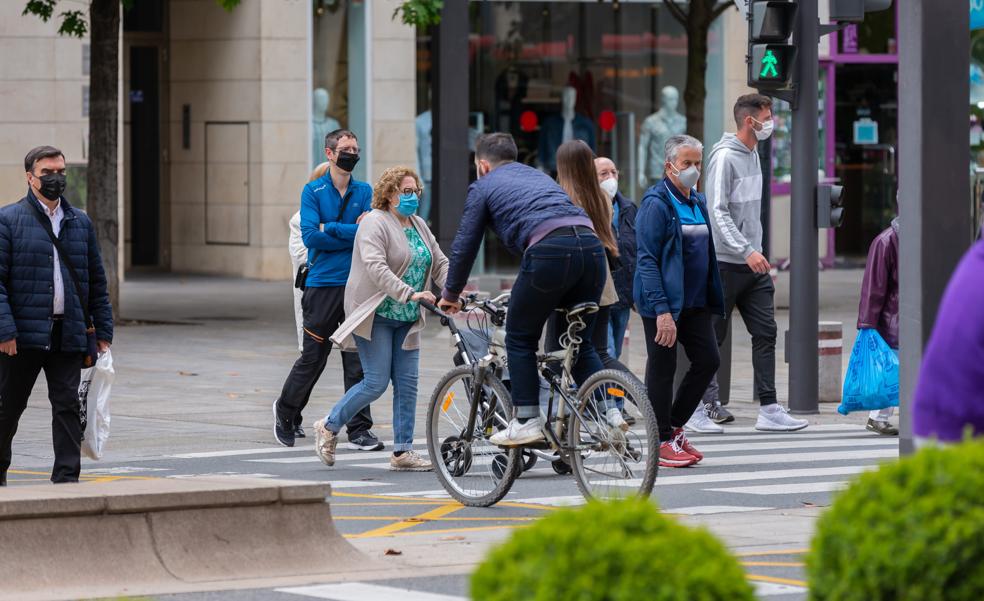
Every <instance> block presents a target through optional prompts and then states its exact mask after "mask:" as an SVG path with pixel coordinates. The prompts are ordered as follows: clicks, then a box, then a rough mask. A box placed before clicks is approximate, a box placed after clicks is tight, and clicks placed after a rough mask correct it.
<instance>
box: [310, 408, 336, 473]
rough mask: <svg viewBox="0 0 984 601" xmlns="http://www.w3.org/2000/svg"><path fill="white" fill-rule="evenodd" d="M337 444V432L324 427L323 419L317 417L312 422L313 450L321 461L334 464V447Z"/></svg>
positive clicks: (329, 464)
mask: <svg viewBox="0 0 984 601" xmlns="http://www.w3.org/2000/svg"><path fill="white" fill-rule="evenodd" d="M337 445H338V434H335V433H334V432H332V431H331V430H329V429H328V428H327V427H325V421H324V420H322V419H319V420H318V421H316V422H314V452H315V454H316V455H317V456H318V459H320V460H321V463H323V464H325V465H328V466H331V465H335V447H336V446H337Z"/></svg>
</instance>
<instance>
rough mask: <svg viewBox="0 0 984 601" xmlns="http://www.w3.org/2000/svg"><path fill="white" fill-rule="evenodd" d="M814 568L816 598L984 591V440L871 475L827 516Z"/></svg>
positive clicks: (959, 595)
mask: <svg viewBox="0 0 984 601" xmlns="http://www.w3.org/2000/svg"><path fill="white" fill-rule="evenodd" d="M807 574H808V577H809V582H810V598H811V599H813V600H816V601H820V600H824V601H826V600H833V599H836V600H838V601H852V600H854V599H857V600H859V601H861V600H863V601H877V600H880V599H885V600H887V599H892V600H910V599H911V600H913V601H916V600H918V601H944V600H945V601H951V600H952V601H963V600H966V601H980V600H981V599H984V442H965V443H963V444H960V445H955V446H951V447H946V448H943V449H937V448H928V449H923V450H921V451H919V452H918V453H916V454H915V455H913V456H911V457H907V458H904V459H902V460H900V461H898V462H895V463H888V464H885V465H883V466H882V467H881V468H880V469H878V470H877V471H872V472H869V473H866V474H863V475H862V476H861V477H859V478H858V479H857V480H856V481H855V482H854V483H853V484H852V485H851V486H850V487H849V488H848V489H847V490H845V491H844V492H843V493H841V494H840V495H838V496H837V497H836V499H835V500H834V503H833V506H832V507H831V508H830V510H828V511H827V512H826V513H824V515H823V516H822V517H821V518H820V520H819V523H818V524H817V533H816V535H815V537H814V539H813V544H812V549H811V551H810V554H809V556H808V557H807Z"/></svg>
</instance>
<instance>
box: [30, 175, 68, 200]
mask: <svg viewBox="0 0 984 601" xmlns="http://www.w3.org/2000/svg"><path fill="white" fill-rule="evenodd" d="M34 177H36V178H37V180H38V181H40V182H41V189H40V192H41V196H44V197H45V198H47V199H48V200H58V199H59V198H61V195H62V194H63V193H64V192H65V186H67V185H68V184H67V182H66V180H65V174H64V173H49V174H47V175H42V176H41V177H38V176H34Z"/></svg>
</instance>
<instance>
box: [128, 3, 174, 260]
mask: <svg viewBox="0 0 984 601" xmlns="http://www.w3.org/2000/svg"><path fill="white" fill-rule="evenodd" d="M166 21H167V10H166V3H165V2H163V0H143V1H141V2H137V3H134V4H133V6H132V7H131V8H130V9H127V10H125V11H124V13H123V30H124V39H123V42H124V43H123V56H122V58H123V61H124V79H125V82H124V86H125V87H124V96H123V102H124V144H125V148H124V153H123V157H124V161H125V169H124V177H125V180H124V190H123V193H124V197H125V205H124V207H125V211H124V223H125V233H126V250H127V266H128V267H133V268H138V269H139V268H144V269H146V268H150V269H156V268H167V267H168V252H167V249H168V245H169V239H168V237H167V232H168V229H169V227H170V226H169V219H168V218H167V217H168V210H167V206H168V205H167V199H168V173H167V163H168V152H167V140H166V139H167V136H166V135H164V133H165V132H166V131H167V129H166V124H167V121H166V119H167V118H168V115H167V106H168V105H167V90H166V87H167V86H166V81H167V63H166V60H167V39H166Z"/></svg>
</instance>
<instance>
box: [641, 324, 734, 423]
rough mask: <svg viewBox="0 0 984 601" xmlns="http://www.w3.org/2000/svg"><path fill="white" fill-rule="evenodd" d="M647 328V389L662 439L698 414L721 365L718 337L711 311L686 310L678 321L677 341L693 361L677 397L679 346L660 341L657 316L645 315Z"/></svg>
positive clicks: (645, 326) (644, 325)
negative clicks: (674, 392) (698, 409)
mask: <svg viewBox="0 0 984 601" xmlns="http://www.w3.org/2000/svg"><path fill="white" fill-rule="evenodd" d="M642 325H643V327H644V328H645V330H646V352H647V354H648V357H647V360H646V389H647V392H648V393H649V400H650V402H652V404H653V410H655V412H656V422H657V425H658V426H659V440H660V442H666V441H667V440H670V438H672V437H673V430H675V429H677V428H682V427H683V425H684V424H685V423H687V420H689V419H690V416H691V415H693V414H694V410H695V409H697V405H698V404H699V403H700V399H701V396H703V394H704V391H705V390H707V384H708V383H709V382H710V381H711V378H712V377H713V376H714V374H715V372H717V369H718V366H719V365H720V364H721V356H720V355H719V354H718V346H717V339H716V338H715V336H714V328H713V327H712V326H711V314H710V313H709V312H708V311H706V310H704V309H685V310H684V311H683V312H682V313H681V314H680V318H679V319H678V320H677V322H676V327H677V343H678V344H682V345H683V350H684V352H685V353H686V354H687V359H689V360H690V369H689V370H688V371H687V375H685V376H684V378H683V382H681V383H680V388H679V389H677V392H676V398H675V399H674V397H673V376H674V375H675V374H676V364H677V349H676V345H673V346H671V347H669V348H667V347H665V346H660V345H658V344H656V319H655V318H651V317H643V318H642Z"/></svg>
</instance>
